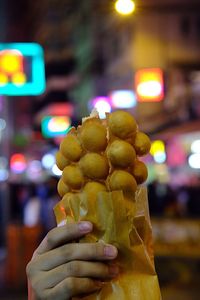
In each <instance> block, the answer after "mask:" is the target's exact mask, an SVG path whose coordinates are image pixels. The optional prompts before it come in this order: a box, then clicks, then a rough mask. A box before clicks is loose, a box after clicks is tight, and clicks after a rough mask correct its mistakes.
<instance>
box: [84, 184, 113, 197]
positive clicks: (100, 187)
mask: <svg viewBox="0 0 200 300" xmlns="http://www.w3.org/2000/svg"><path fill="white" fill-rule="evenodd" d="M83 191H84V192H85V193H86V194H87V195H93V196H96V195H98V193H99V192H105V191H107V189H106V186H105V185H104V184H102V183H100V182H96V181H89V182H87V183H86V185H85V186H84V188H83Z"/></svg>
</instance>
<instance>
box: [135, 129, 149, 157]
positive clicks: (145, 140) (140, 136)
mask: <svg viewBox="0 0 200 300" xmlns="http://www.w3.org/2000/svg"><path fill="white" fill-rule="evenodd" d="M133 145H134V148H135V151H136V153H137V155H139V156H143V155H145V154H147V153H148V152H149V150H150V148H151V142H150V139H149V137H148V136H147V135H146V134H145V133H144V132H140V131H139V132H137V133H136V136H135V139H134V143H133Z"/></svg>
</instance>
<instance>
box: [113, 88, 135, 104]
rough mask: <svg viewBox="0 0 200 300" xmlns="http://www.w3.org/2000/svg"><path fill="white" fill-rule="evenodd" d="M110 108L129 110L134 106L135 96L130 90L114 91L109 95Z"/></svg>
mask: <svg viewBox="0 0 200 300" xmlns="http://www.w3.org/2000/svg"><path fill="white" fill-rule="evenodd" d="M110 99H111V104H112V107H114V108H131V107H134V106H136V98H135V94H134V93H133V91H131V90H116V91H113V92H111V93H110Z"/></svg>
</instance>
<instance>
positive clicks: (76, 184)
mask: <svg viewBox="0 0 200 300" xmlns="http://www.w3.org/2000/svg"><path fill="white" fill-rule="evenodd" d="M62 178H63V181H64V183H65V184H67V185H68V186H69V187H70V188H71V189H75V190H78V189H81V187H82V186H83V183H84V176H83V174H82V172H81V170H80V168H79V167H78V166H75V165H70V166H67V167H65V168H64V170H63V176H62Z"/></svg>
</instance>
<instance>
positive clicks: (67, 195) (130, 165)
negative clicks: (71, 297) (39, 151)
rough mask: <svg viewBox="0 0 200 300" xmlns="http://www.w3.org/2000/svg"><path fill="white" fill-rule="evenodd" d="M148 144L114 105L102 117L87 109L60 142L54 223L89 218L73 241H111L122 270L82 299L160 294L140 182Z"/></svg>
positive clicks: (110, 299) (143, 177)
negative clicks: (87, 225) (85, 230)
mask: <svg viewBox="0 0 200 300" xmlns="http://www.w3.org/2000/svg"><path fill="white" fill-rule="evenodd" d="M150 145H151V143H150V140H149V138H148V136H147V135H146V134H145V133H143V132H141V131H139V128H138V125H137V123H136V121H135V119H134V117H133V116H132V115H131V114H130V113H128V112H127V111H120V110H119V111H114V112H112V113H110V114H106V118H105V119H104V120H101V119H100V118H99V116H98V114H97V113H92V114H91V116H90V117H87V118H84V119H83V120H82V124H81V125H80V126H78V128H77V129H75V128H74V129H73V130H71V131H70V132H69V133H68V134H67V136H66V137H65V138H64V139H63V141H62V142H61V144H60V149H59V151H58V154H57V155H56V161H57V165H58V167H59V168H60V169H61V170H63V172H62V176H61V178H60V180H59V183H58V193H59V195H60V197H61V198H62V199H61V200H60V201H59V202H58V203H57V205H56V206H55V207H54V212H55V216H56V221H57V224H58V225H61V224H65V223H66V222H69V223H70V222H71V223H73V222H79V221H85V220H86V221H90V222H92V224H93V231H92V232H91V233H89V234H87V235H86V236H84V237H83V238H81V239H79V240H78V241H76V242H79V243H106V244H108V243H109V244H113V245H115V246H116V247H117V248H118V251H119V255H118V256H117V258H116V261H115V264H117V265H118V266H119V267H120V270H122V271H121V272H120V274H119V275H118V277H117V279H113V280H111V281H108V282H107V283H106V284H105V285H103V287H102V288H101V289H100V290H99V291H98V292H96V293H93V294H92V295H89V296H87V295H86V296H85V297H83V299H84V300H105V299H107V300H113V299H126V300H132V299H133V298H134V299H148V300H160V299H161V297H160V289H159V283H158V278H157V275H156V271H155V268H154V261H153V252H152V249H153V248H152V230H151V224H150V219H149V212H148V205H147V190H146V188H145V187H144V186H142V184H143V183H144V182H145V180H146V179H147V176H148V171H147V167H146V165H145V163H144V162H143V161H142V159H141V158H140V156H143V155H146V154H147V153H148V152H149V150H150ZM66 164H67V165H66Z"/></svg>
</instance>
